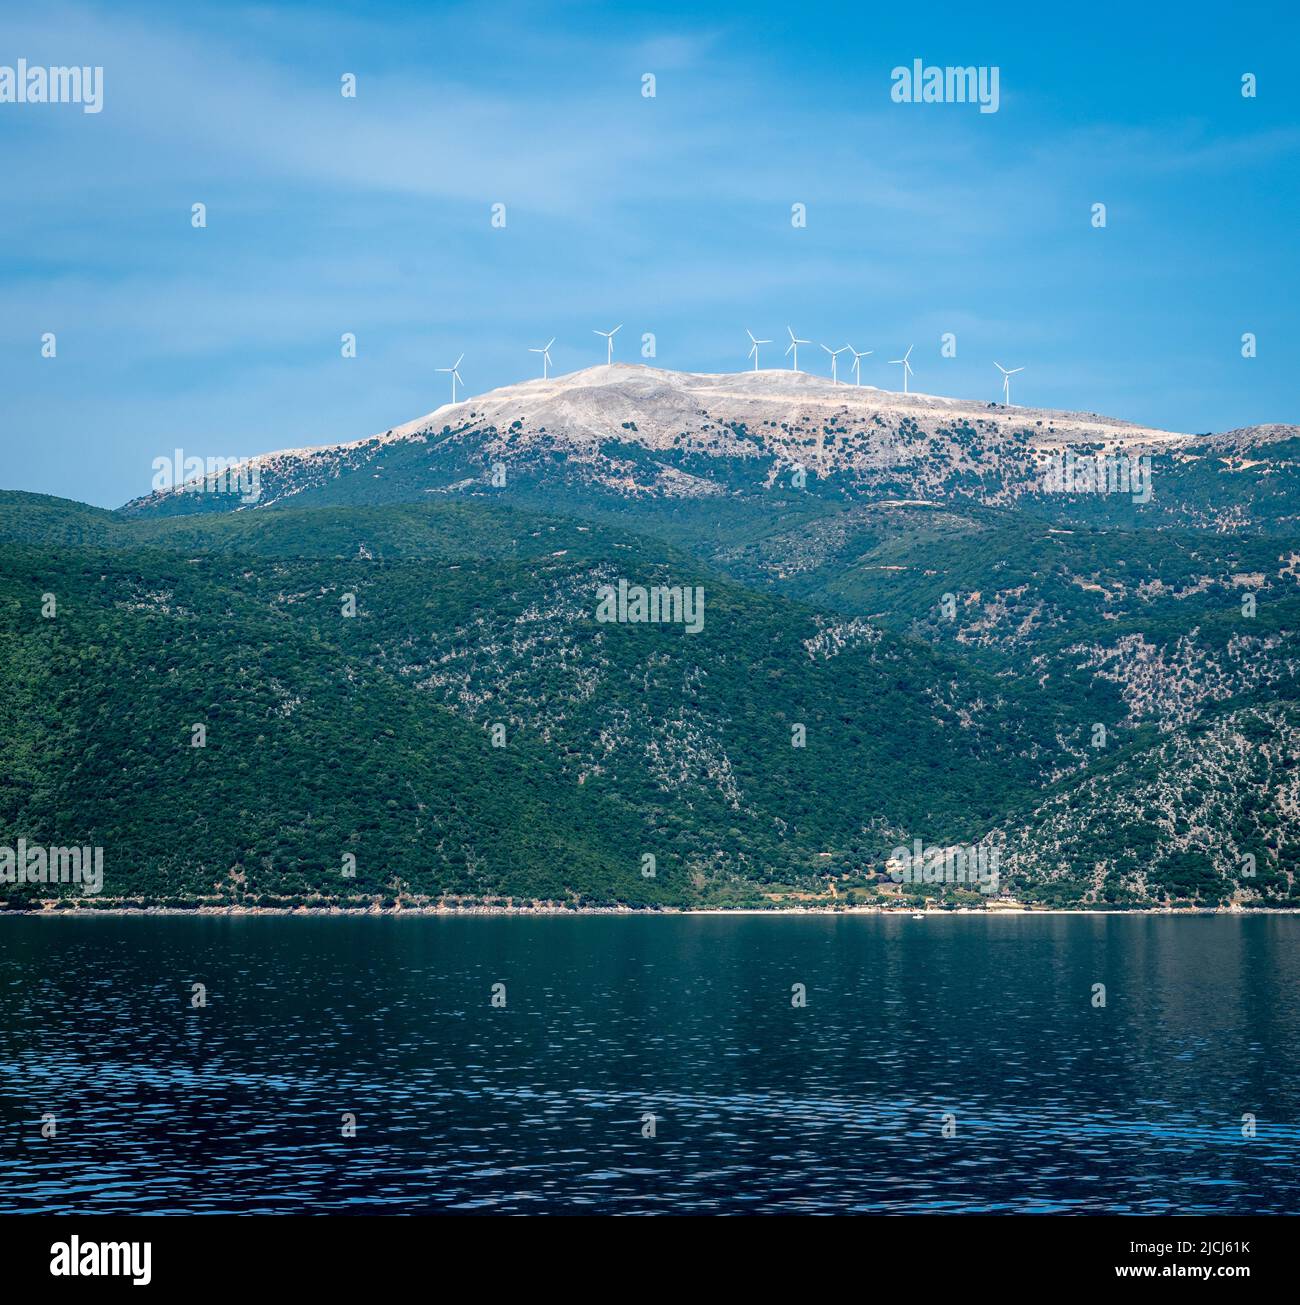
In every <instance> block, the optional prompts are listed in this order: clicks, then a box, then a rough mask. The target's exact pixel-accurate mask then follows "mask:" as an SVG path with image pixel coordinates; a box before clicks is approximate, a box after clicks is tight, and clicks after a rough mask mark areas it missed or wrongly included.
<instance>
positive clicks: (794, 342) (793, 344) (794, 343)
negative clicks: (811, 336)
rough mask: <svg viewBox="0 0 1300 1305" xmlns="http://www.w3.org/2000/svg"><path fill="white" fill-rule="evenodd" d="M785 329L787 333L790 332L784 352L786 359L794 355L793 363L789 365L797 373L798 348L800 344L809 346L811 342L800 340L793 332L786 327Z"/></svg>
mask: <svg viewBox="0 0 1300 1305" xmlns="http://www.w3.org/2000/svg"><path fill="white" fill-rule="evenodd" d="M785 329H786V330H787V331H790V345H789V347H788V348H787V349H786V351H785V352H786V357H787V358H788V357H789V356H790V355H791V354H794V362H793V363H792V364H791V365H792V366H793V368H794V370H795V371H798V370H799V346H800V345H801V344H811V343H812V341H811V340H801V339H800V338H799V337H798V336H797V335H795V333H794V332H793V331H791V330H790V328H789V327H788V326H787V327H786V328H785Z"/></svg>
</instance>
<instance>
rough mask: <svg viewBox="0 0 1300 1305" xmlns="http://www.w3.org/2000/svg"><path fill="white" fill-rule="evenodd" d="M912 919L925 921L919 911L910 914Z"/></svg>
mask: <svg viewBox="0 0 1300 1305" xmlns="http://www.w3.org/2000/svg"><path fill="white" fill-rule="evenodd" d="M912 919H913V920H924V919H925V915H924V914H923V913H922V912H921V911H913V912H912Z"/></svg>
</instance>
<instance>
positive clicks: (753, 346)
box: [745, 331, 772, 371]
mask: <svg viewBox="0 0 1300 1305" xmlns="http://www.w3.org/2000/svg"><path fill="white" fill-rule="evenodd" d="M745 334H746V335H747V336H749V353H748V354H747V355H746V357H749V358H752V359H753V360H754V370H755V371H758V346H759V345H760V344H771V343H772V341H771V340H755V339H754V332H753V331H746V332H745Z"/></svg>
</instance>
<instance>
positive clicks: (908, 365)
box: [889, 344, 916, 394]
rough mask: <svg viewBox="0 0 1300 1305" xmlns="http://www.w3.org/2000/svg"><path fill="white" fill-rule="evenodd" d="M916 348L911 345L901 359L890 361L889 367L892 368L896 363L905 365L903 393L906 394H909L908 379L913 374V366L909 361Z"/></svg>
mask: <svg viewBox="0 0 1300 1305" xmlns="http://www.w3.org/2000/svg"><path fill="white" fill-rule="evenodd" d="M915 347H916V346H915V345H911V344H909V345H908V346H907V352H906V353H905V354H904V355H903V356H902V357H901V358H891V359H890V360H889V365H890V366H891V367H893V366H894V364H895V363H902V364H903V393H904V394H906V393H907V378H908V377H909V376H910V375H911V374H912V364H911V363H910V362H909V361H908V359H909V358H911V356H912V350H913V349H914V348H915Z"/></svg>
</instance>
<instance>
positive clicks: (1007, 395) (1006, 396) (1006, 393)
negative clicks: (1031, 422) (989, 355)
mask: <svg viewBox="0 0 1300 1305" xmlns="http://www.w3.org/2000/svg"><path fill="white" fill-rule="evenodd" d="M993 366H994V367H996V368H997V369H998V371H1000V372H1001V373H1002V402H1003V403H1005V404H1006V405H1007V407H1008V408H1009V407H1010V406H1011V378H1012V377H1013V376H1014V375H1015V374H1016V373H1017V372H1023V371H1024V370H1025V369H1024V368H1023V367H1013V368H1012V369H1011V370H1010V371H1007V369H1006V368H1005V367H1003V365H1002V364H1001V363H999V362H995V363H994V364H993Z"/></svg>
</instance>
